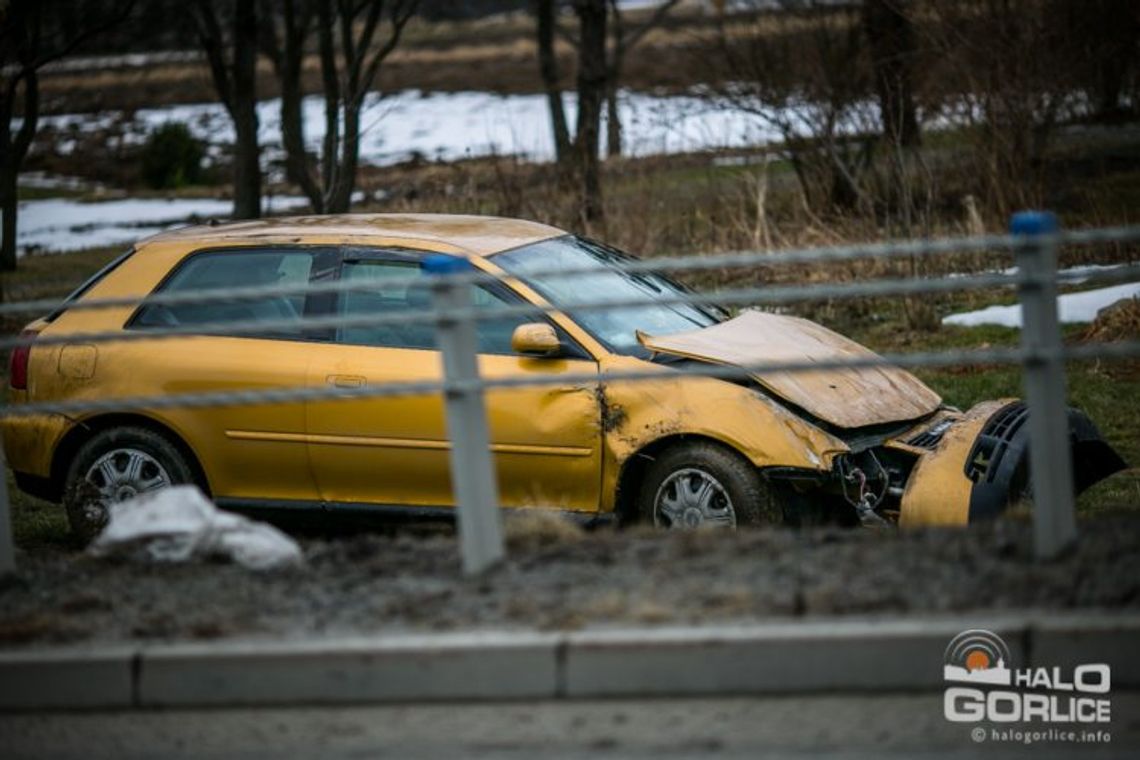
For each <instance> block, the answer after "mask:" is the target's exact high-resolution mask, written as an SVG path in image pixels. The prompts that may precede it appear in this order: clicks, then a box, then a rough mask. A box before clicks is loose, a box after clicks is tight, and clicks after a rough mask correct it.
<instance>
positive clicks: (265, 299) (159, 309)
mask: <svg viewBox="0 0 1140 760" xmlns="http://www.w3.org/2000/svg"><path fill="white" fill-rule="evenodd" d="M322 255H325V256H328V255H335V254H334V253H333V252H331V251H327V250H325V251H322V250H313V249H263V250H249V249H243V250H240V251H235V250H220V251H207V252H201V253H195V254H192V255H191V256H189V257H188V258H187V259H185V260H183V261H182V263H181V264H179V266H178V267H177V268H176V269H175V270H174V271H173V272H172V273H171V274H170V275H169V276H168V277H167V278H166V280H165V281H164V282H163V283H162V284H161V285H159V287H158V288H157V289H156V290H155V292H156V293H203V294H208V293H209V292H210V291H212V290H224V289H229V288H251V287H265V288H269V287H272V286H274V285H277V286H281V287H283V288H286V287H304V286H305V285H306V284H308V283H309V281H310V279H311V278H312V277H313V275H314V273H315V272H316V271H317V268H318V258H319V257H321V256H322ZM306 298H307V297H306V295H305V294H304V293H297V294H280V295H265V296H258V297H257V298H246V299H242V300H240V301H225V300H218V301H207V302H203V303H189V304H147V305H144V306H143V307H142V308H141V309H139V311H138V312H137V314H136V315H135V317H134V319H132V320H131V323H130V325H129V326H130V327H131V328H136V329H137V328H143V329H145V328H155V327H184V326H191V325H203V326H206V325H231V324H239V323H240V324H247V323H255V324H256V323H265V325H266V329H265V331H264V332H258V333H255V334H254V337H257V336H262V337H283V338H302V337H306V336H305V334H304V328H303V324H302V323H301V318H302V316H303V315H304V314H305V313H306ZM294 322H295V323H296V324H295V325H293V324H291V323H294ZM206 332H208V330H206Z"/></svg>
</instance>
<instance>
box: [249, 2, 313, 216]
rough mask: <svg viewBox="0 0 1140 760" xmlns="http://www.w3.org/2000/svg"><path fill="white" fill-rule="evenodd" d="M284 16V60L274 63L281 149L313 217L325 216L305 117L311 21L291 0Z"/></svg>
mask: <svg viewBox="0 0 1140 760" xmlns="http://www.w3.org/2000/svg"><path fill="white" fill-rule="evenodd" d="M283 13H284V14H285V17H286V23H285V32H284V35H283V37H284V43H283V46H282V47H281V49H280V53H281V54H280V56H278V57H277V58H275V59H274V61H275V63H277V75H278V77H279V78H280V79H281V146H282V147H283V148H284V149H285V173H286V174H287V175H288V177H289V180H290V181H291V182H293V183H295V184H296V185H297V186H298V187H300V188H301V192H302V193H304V194H305V197H306V198H308V199H309V205H310V206H312V209H313V213H315V214H321V213H324V197H323V196H322V194H321V188H320V185H319V184H318V183H317V180H316V178H315V177H314V176H313V166H312V162H311V161H309V154H308V151H307V150H306V149H305V127H304V114H303V113H302V110H301V104H302V94H301V64H302V61H303V60H304V55H305V51H304V38H305V35H306V33H307V31H308V27H309V18H308V17H306V18H304V19H301V18H298V17H297V13H296V9H295V7H294V5H293V3H292V1H291V0H289V2H286V3H285V4H284V7H283ZM262 23H270V20H269V19H263V21H262Z"/></svg>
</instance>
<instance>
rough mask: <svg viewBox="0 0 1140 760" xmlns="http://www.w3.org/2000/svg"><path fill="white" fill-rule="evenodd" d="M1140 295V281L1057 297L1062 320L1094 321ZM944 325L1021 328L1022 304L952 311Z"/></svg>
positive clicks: (944, 319) (945, 319)
mask: <svg viewBox="0 0 1140 760" xmlns="http://www.w3.org/2000/svg"><path fill="white" fill-rule="evenodd" d="M1135 297H1140V282H1130V283H1126V284H1124V285H1114V286H1112V287H1110V288H1099V289H1097V290H1085V291H1082V292H1080V293H1065V294H1063V295H1062V296H1060V297H1059V298H1058V299H1057V313H1058V316H1059V317H1060V319H1061V321H1062V322H1066V323H1068V322H1092V321H1093V320H1094V319H1096V315H1097V312H1098V311H1100V310H1101V309H1103V308H1104V307H1106V306H1111V305H1112V304H1114V303H1116V302H1117V301H1119V300H1120V299H1122V298H1135ZM942 324H944V325H960V326H963V327H976V326H977V325H1001V326H1003V327H1017V328H1020V327H1021V305H1020V304H1012V305H1010V306H987V307H986V308H984V309H978V310H977V311H968V312H963V313H959V314H951V315H949V316H946V317H943V318H942Z"/></svg>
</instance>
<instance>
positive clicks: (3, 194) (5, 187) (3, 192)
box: [0, 157, 19, 272]
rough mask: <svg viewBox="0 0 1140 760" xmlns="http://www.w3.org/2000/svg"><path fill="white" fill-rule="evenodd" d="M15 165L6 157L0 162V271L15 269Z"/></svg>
mask: <svg viewBox="0 0 1140 760" xmlns="http://www.w3.org/2000/svg"><path fill="white" fill-rule="evenodd" d="M18 176H19V175H18V174H17V170H16V165H15V164H14V163H13V162H11V161H9V160H8V159H7V157H5V158H4V159H3V160H0V213H3V215H4V220H3V232H2V233H0V236H2V237H3V240H2V241H0V271H3V272H13V271H15V269H16V211H17V209H18V201H17V189H16V181H17V177H18Z"/></svg>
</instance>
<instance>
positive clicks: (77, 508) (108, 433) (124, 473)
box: [64, 427, 196, 544]
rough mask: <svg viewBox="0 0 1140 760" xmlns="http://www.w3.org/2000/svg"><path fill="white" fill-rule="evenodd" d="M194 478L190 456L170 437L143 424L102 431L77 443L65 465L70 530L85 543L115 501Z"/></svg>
mask: <svg viewBox="0 0 1140 760" xmlns="http://www.w3.org/2000/svg"><path fill="white" fill-rule="evenodd" d="M195 482H196V479H195V477H194V471H193V469H192V468H191V466H190V464H189V462H187V461H186V457H185V456H184V455H183V454H182V452H181V451H179V449H178V447H177V446H175V445H174V444H173V443H172V442H171V441H170V440H168V439H167V438H166V436H164V435H162V434H160V433H157V432H155V431H153V430H148V429H146V428H140V427H120V428H110V429H108V430H103V431H101V432H99V433H96V434H95V435H94V436H92V437H91V438H90V439H89V440H88V441H87V442H86V443H84V444H83V445H82V446H80V447H79V450H78V451H77V452H76V454H75V458H74V459H72V461H71V466H70V467H68V470H67V480H66V481H65V487H64V508H65V509H66V510H67V521H68V524H69V525H70V526H71V533H72V535H73V536H75V538H76V539H78V540H79V541H80V542H82V543H83V544H86V543H88V542H90V541H91V539H92V538H94V537H95V536H96V535H97V534H98V533H99V531H101V530H102V529H103V526H104V525H106V524H107V519H108V508H109V507H110V505H111V504H114V503H116V502H120V501H125V500H126V499H130V498H133V497H135V496H138V495H139V494H142V493H147V492H149V491H157V490H159V489H161V488H167V487H168V486H173V485H182V484H187V483H195Z"/></svg>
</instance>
